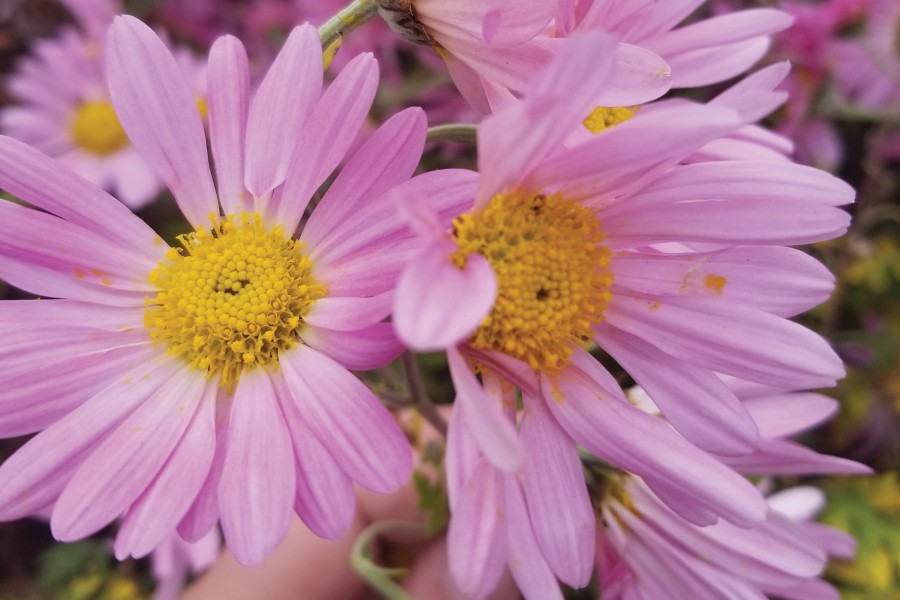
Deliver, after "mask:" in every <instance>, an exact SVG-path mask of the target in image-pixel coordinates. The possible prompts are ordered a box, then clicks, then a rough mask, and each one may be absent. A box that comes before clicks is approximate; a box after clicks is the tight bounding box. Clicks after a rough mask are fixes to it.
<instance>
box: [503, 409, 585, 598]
mask: <svg viewBox="0 0 900 600" xmlns="http://www.w3.org/2000/svg"><path fill="white" fill-rule="evenodd" d="M520 435H521V436H522V448H523V450H524V454H525V460H524V466H523V467H522V476H521V482H522V489H523V491H524V492H525V497H526V498H527V500H528V515H529V516H530V520H531V526H532V527H533V528H534V536H535V538H536V539H537V542H538V545H539V546H540V549H541V553H542V554H543V556H544V558H545V559H546V561H547V563H548V564H549V565H550V567H551V568H552V569H553V572H554V573H555V574H556V576H557V577H559V578H560V579H561V580H562V581H564V582H565V583H567V584H569V585H571V586H572V587H576V588H577V587H584V586H586V585H587V584H588V582H589V581H590V578H591V572H592V571H593V568H594V549H595V547H596V543H595V542H596V518H595V516H594V510H593V508H592V507H591V501H590V498H589V497H588V493H587V487H586V483H585V480H584V472H583V471H582V467H581V459H580V458H579V457H578V450H577V449H576V448H575V442H574V441H573V440H572V438H570V437H569V436H568V435H567V434H566V433H565V432H564V431H563V430H562V428H561V427H560V426H559V424H558V423H557V422H556V420H555V419H554V418H553V416H552V415H551V414H550V412H549V411H548V410H547V407H546V406H544V401H543V399H540V398H532V397H529V396H525V412H524V414H523V415H522V429H521V432H520Z"/></svg>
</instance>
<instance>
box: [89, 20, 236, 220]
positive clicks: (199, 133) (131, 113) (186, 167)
mask: <svg viewBox="0 0 900 600" xmlns="http://www.w3.org/2000/svg"><path fill="white" fill-rule="evenodd" d="M106 59H107V70H108V72H109V92H110V96H111V97H112V101H113V105H114V106H115V108H116V113H117V114H118V116H119V119H120V120H121V122H122V127H123V128H124V129H125V131H126V132H127V133H128V137H129V138H131V141H132V142H133V143H134V145H135V147H136V148H137V149H138V150H139V151H140V153H141V155H143V157H144V158H145V159H146V160H147V162H149V163H150V164H151V165H152V166H153V168H154V169H155V170H156V173H157V174H158V175H159V176H160V178H161V179H162V180H163V181H165V182H166V185H167V186H168V187H169V189H170V190H172V194H174V196H175V199H176V200H177V201H178V206H179V207H180V208H181V211H182V212H183V213H184V216H185V217H187V219H188V221H190V222H191V224H192V225H194V226H199V225H203V224H205V223H207V222H208V220H209V219H208V218H209V215H211V214H218V212H219V208H218V201H217V198H216V190H215V187H214V186H213V182H212V176H211V175H210V169H209V159H208V156H207V150H206V134H205V132H204V130H203V121H202V120H201V119H200V112H199V111H198V110H197V104H196V99H195V98H194V95H193V93H192V92H191V89H190V87H189V86H188V84H187V81H185V79H184V75H183V74H182V72H181V68H180V67H179V66H178V63H177V62H176V61H175V58H174V57H173V56H172V54H171V53H170V52H169V50H168V49H167V48H166V46H165V44H163V43H162V41H161V40H160V39H159V38H158V37H157V36H156V34H155V33H153V30H151V29H150V28H149V27H147V26H146V25H144V24H143V23H141V22H140V21H138V20H137V19H135V18H134V17H130V16H120V17H116V19H115V21H114V22H113V25H112V27H111V28H110V31H109V39H108V48H107V57H106Z"/></svg>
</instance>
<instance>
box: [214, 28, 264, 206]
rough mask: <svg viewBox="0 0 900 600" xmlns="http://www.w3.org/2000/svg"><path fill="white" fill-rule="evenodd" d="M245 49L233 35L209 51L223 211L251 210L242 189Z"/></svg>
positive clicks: (246, 97) (246, 90)
mask: <svg viewBox="0 0 900 600" xmlns="http://www.w3.org/2000/svg"><path fill="white" fill-rule="evenodd" d="M249 69H250V67H249V65H248V63H247V51H246V50H245V49H244V45H243V44H242V43H241V42H240V40H238V39H237V38H235V37H232V36H230V35H226V36H223V37H220V38H219V39H218V40H216V42H215V43H214V44H213V46H212V48H211V49H210V51H209V71H208V75H207V77H208V78H209V142H210V148H211V150H212V155H213V161H214V162H215V165H216V181H217V182H218V184H219V201H220V202H221V203H222V208H223V209H224V211H225V214H227V215H228V214H234V213H237V212H240V211H244V212H248V211H251V210H253V203H252V202H251V201H250V198H248V197H247V192H246V190H245V189H244V144H245V138H246V134H247V112H248V105H249V103H250V70H249Z"/></svg>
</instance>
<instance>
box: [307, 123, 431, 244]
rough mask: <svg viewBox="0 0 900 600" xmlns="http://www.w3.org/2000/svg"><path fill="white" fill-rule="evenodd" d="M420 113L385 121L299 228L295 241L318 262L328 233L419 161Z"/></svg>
mask: <svg viewBox="0 0 900 600" xmlns="http://www.w3.org/2000/svg"><path fill="white" fill-rule="evenodd" d="M427 127H428V123H427V120H426V118H425V113H424V112H423V111H422V109H420V108H408V109H406V110H404V111H403V112H400V113H398V114H396V115H394V116H393V117H391V118H390V119H388V120H387V121H386V122H385V123H384V124H383V125H382V126H381V127H379V128H378V129H377V130H376V131H375V133H373V134H372V135H371V136H370V137H369V139H367V140H366V141H365V142H364V143H363V145H362V146H360V147H359V149H357V150H356V152H354V153H353V155H352V156H351V157H350V158H349V159H348V161H347V164H346V165H345V166H344V169H343V170H342V171H341V172H340V174H339V175H338V176H337V178H336V179H335V181H334V183H333V184H331V187H330V188H328V192H326V194H325V196H324V197H323V198H322V201H321V202H320V203H319V205H318V206H317V207H316V210H315V211H314V212H313V214H312V216H310V218H309V222H308V223H307V224H306V227H304V229H303V235H302V236H301V238H300V239H301V240H303V241H305V242H306V243H308V244H309V247H310V250H311V254H312V258H313V259H314V260H317V259H318V256H319V254H320V253H322V252H323V250H324V245H325V243H326V242H327V241H328V240H329V239H331V234H332V231H334V230H336V229H338V228H340V226H341V225H342V223H344V222H345V221H347V220H348V218H349V217H350V216H351V215H353V214H354V213H355V212H357V211H358V210H359V209H360V208H362V207H364V206H365V202H366V201H367V200H368V201H371V200H373V199H375V198H377V197H378V196H380V195H381V194H382V193H384V192H386V191H387V190H389V189H390V188H391V187H393V186H394V185H396V184H398V183H400V182H401V181H404V180H406V179H408V178H409V177H410V176H411V175H412V174H413V171H415V168H416V166H417V165H418V164H419V160H420V159H421V157H422V148H423V147H424V145H425V130H426V129H427Z"/></svg>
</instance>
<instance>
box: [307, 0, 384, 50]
mask: <svg viewBox="0 0 900 600" xmlns="http://www.w3.org/2000/svg"><path fill="white" fill-rule="evenodd" d="M377 14H378V6H377V5H376V4H375V0H353V2H351V3H350V4H349V5H348V6H346V7H344V9H343V10H342V11H341V12H339V13H338V14H336V15H334V16H333V17H331V18H330V19H328V21H327V22H326V23H324V24H323V25H322V26H321V27H319V39H321V40H322V48H323V49H324V50H325V51H326V56H328V55H329V54H332V55H333V53H334V52H337V49H338V48H339V47H340V45H341V43H342V42H343V41H344V36H345V35H347V34H348V33H350V32H351V31H353V30H354V29H356V28H357V27H359V26H360V25H363V24H364V23H366V22H368V21H370V20H372V18H373V17H374V16H375V15H377Z"/></svg>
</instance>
